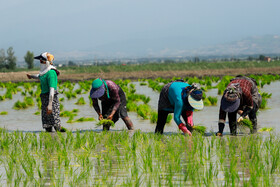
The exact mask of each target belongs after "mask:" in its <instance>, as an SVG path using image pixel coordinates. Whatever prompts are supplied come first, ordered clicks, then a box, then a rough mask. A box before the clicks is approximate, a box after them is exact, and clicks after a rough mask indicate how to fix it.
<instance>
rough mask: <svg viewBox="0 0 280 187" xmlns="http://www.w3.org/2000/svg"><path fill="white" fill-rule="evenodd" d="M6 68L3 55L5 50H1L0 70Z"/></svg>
mask: <svg viewBox="0 0 280 187" xmlns="http://www.w3.org/2000/svg"><path fill="white" fill-rule="evenodd" d="M4 67H6V55H5V50H4V49H1V50H0V69H2V68H4Z"/></svg>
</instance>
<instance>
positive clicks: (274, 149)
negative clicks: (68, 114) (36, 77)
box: [0, 129, 280, 186]
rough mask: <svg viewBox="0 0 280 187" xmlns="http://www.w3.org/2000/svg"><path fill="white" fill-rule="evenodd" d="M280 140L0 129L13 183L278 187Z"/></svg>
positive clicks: (0, 158)
mask: <svg viewBox="0 0 280 187" xmlns="http://www.w3.org/2000/svg"><path fill="white" fill-rule="evenodd" d="M279 143H280V137H279V136H278V135H275V134H267V135H266V136H261V135H256V134H255V135H249V136H238V137H230V136H228V137H223V138H220V137H216V136H209V137H204V136H201V135H198V136H193V137H188V136H187V137H186V136H183V135H182V134H180V133H174V134H171V135H168V136H167V135H160V134H154V133H141V132H140V131H136V132H135V133H134V134H133V135H131V134H130V133H129V132H127V131H119V132H115V133H107V132H102V133H96V132H93V131H87V132H83V133H79V132H76V133H75V134H73V133H72V132H70V131H68V132H66V133H64V134H61V133H59V132H58V133H55V134H50V133H45V132H41V133H39V134H35V133H22V132H19V131H14V132H12V133H11V132H7V131H6V130H4V129H0V149H1V152H0V182H1V184H3V185H8V186H44V185H51V186H77V185H79V186H104V185H106V186H115V185H118V186H278V185H279V179H280V178H279V176H280V159H279V158H280V148H279V146H278V145H279Z"/></svg>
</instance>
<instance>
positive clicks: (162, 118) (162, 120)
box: [155, 110, 192, 134]
mask: <svg viewBox="0 0 280 187" xmlns="http://www.w3.org/2000/svg"><path fill="white" fill-rule="evenodd" d="M186 112H187V111H182V114H181V116H182V118H183V119H184V121H185V124H186V127H187V128H188V130H189V131H191V132H192V127H191V126H189V125H188V124H187V121H188V119H187V115H186ZM170 113H173V112H168V111H165V110H158V119H157V126H156V129H155V133H160V134H162V133H163V130H164V126H165V124H166V120H167V116H168V114H170Z"/></svg>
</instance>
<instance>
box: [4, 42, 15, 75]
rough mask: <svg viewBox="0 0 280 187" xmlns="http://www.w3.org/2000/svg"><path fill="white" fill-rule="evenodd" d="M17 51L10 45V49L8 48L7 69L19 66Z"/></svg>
mask: <svg viewBox="0 0 280 187" xmlns="http://www.w3.org/2000/svg"><path fill="white" fill-rule="evenodd" d="M14 54H15V52H14V51H13V48H12V47H9V49H7V58H6V60H7V69H11V70H14V69H16V66H17V63H16V62H17V58H16V57H15V55H14Z"/></svg>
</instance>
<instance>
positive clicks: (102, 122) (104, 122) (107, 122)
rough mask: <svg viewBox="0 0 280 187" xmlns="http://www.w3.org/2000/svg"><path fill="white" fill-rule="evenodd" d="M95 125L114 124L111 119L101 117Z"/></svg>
mask: <svg viewBox="0 0 280 187" xmlns="http://www.w3.org/2000/svg"><path fill="white" fill-rule="evenodd" d="M96 125H97V126H102V125H108V126H112V127H114V126H115V123H114V122H113V121H112V120H108V119H102V120H100V121H99V122H98V123H97V124H96Z"/></svg>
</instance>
